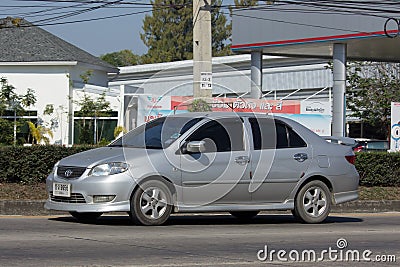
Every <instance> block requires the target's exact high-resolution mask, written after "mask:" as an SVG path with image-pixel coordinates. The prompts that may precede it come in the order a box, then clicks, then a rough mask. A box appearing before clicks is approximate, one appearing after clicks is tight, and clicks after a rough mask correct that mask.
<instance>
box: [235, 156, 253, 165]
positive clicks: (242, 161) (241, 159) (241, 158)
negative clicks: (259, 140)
mask: <svg viewBox="0 0 400 267" xmlns="http://www.w3.org/2000/svg"><path fill="white" fill-rule="evenodd" d="M235 162H236V163H237V164H239V165H246V164H247V163H249V162H250V158H249V157H248V156H239V157H236V158H235Z"/></svg>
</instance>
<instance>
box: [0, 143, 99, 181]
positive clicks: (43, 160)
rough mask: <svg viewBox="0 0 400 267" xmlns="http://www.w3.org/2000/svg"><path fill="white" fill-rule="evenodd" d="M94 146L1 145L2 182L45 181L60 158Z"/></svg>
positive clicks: (0, 167)
mask: <svg viewBox="0 0 400 267" xmlns="http://www.w3.org/2000/svg"><path fill="white" fill-rule="evenodd" d="M92 148H94V147H93V146H76V147H62V146H31V147H22V146H16V147H12V146H11V147H10V146H8V147H0V182H6V183H25V184H32V183H38V182H44V181H45V180H46V177H47V176H48V175H49V173H50V172H51V170H52V169H53V166H54V164H55V163H56V162H57V161H59V160H60V159H62V158H64V157H67V156H69V155H72V154H76V153H78V152H82V151H85V150H89V149H92Z"/></svg>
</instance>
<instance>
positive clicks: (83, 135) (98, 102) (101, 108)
mask: <svg viewBox="0 0 400 267" xmlns="http://www.w3.org/2000/svg"><path fill="white" fill-rule="evenodd" d="M76 104H77V105H79V106H80V109H79V111H78V112H77V113H78V114H79V116H82V117H92V118H93V123H94V125H93V128H94V134H93V137H91V136H90V135H91V131H90V128H91V126H92V125H91V122H90V121H89V122H88V123H86V119H83V121H82V125H81V127H82V128H81V131H80V136H79V141H80V142H81V143H86V144H93V143H94V144H97V143H98V141H99V140H101V139H102V131H103V127H104V124H103V125H102V129H101V131H100V134H98V132H97V118H98V117H106V116H109V115H108V113H107V112H109V111H110V102H109V101H107V100H106V95H105V93H103V94H101V95H100V96H99V97H98V98H97V99H94V98H92V97H91V96H89V95H88V94H86V93H84V94H83V97H82V98H81V99H80V100H79V101H76Z"/></svg>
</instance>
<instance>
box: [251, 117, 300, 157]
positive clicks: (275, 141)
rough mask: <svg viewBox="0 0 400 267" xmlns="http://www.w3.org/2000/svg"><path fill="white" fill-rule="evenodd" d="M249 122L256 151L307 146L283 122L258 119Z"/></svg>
mask: <svg viewBox="0 0 400 267" xmlns="http://www.w3.org/2000/svg"><path fill="white" fill-rule="evenodd" d="M249 121H250V125H251V130H252V132H253V144H254V149H255V150H260V149H271V148H294V147H306V146H307V144H306V142H305V141H304V140H303V139H302V138H301V137H300V136H299V135H298V134H297V133H296V132H294V131H293V130H292V129H291V128H289V127H287V126H286V125H285V124H284V123H282V122H279V121H274V120H271V119H256V118H250V119H249ZM274 122H275V124H274Z"/></svg>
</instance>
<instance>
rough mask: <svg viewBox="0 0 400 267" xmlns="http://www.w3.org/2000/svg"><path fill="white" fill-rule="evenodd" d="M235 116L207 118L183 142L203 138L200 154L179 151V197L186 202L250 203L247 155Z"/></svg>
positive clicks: (243, 138)
mask: <svg viewBox="0 0 400 267" xmlns="http://www.w3.org/2000/svg"><path fill="white" fill-rule="evenodd" d="M246 140H248V138H247V134H246V132H245V129H244V125H243V121H242V120H241V119H240V118H239V117H235V118H222V119H217V120H209V121H207V122H205V123H204V124H203V125H201V126H200V127H199V128H198V129H197V130H195V131H194V132H193V133H192V134H190V135H189V136H188V138H186V139H185V140H184V141H183V142H182V145H181V146H182V147H184V146H185V145H186V144H188V143H189V142H193V141H203V142H204V144H205V151H204V152H202V153H187V152H186V153H185V152H183V153H182V154H181V171H182V198H183V202H184V204H187V205H210V204H238V203H250V201H251V196H250V193H249V192H248V185H249V182H250V174H249V172H250V164H249V162H250V156H249V145H248V141H247V144H246Z"/></svg>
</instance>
